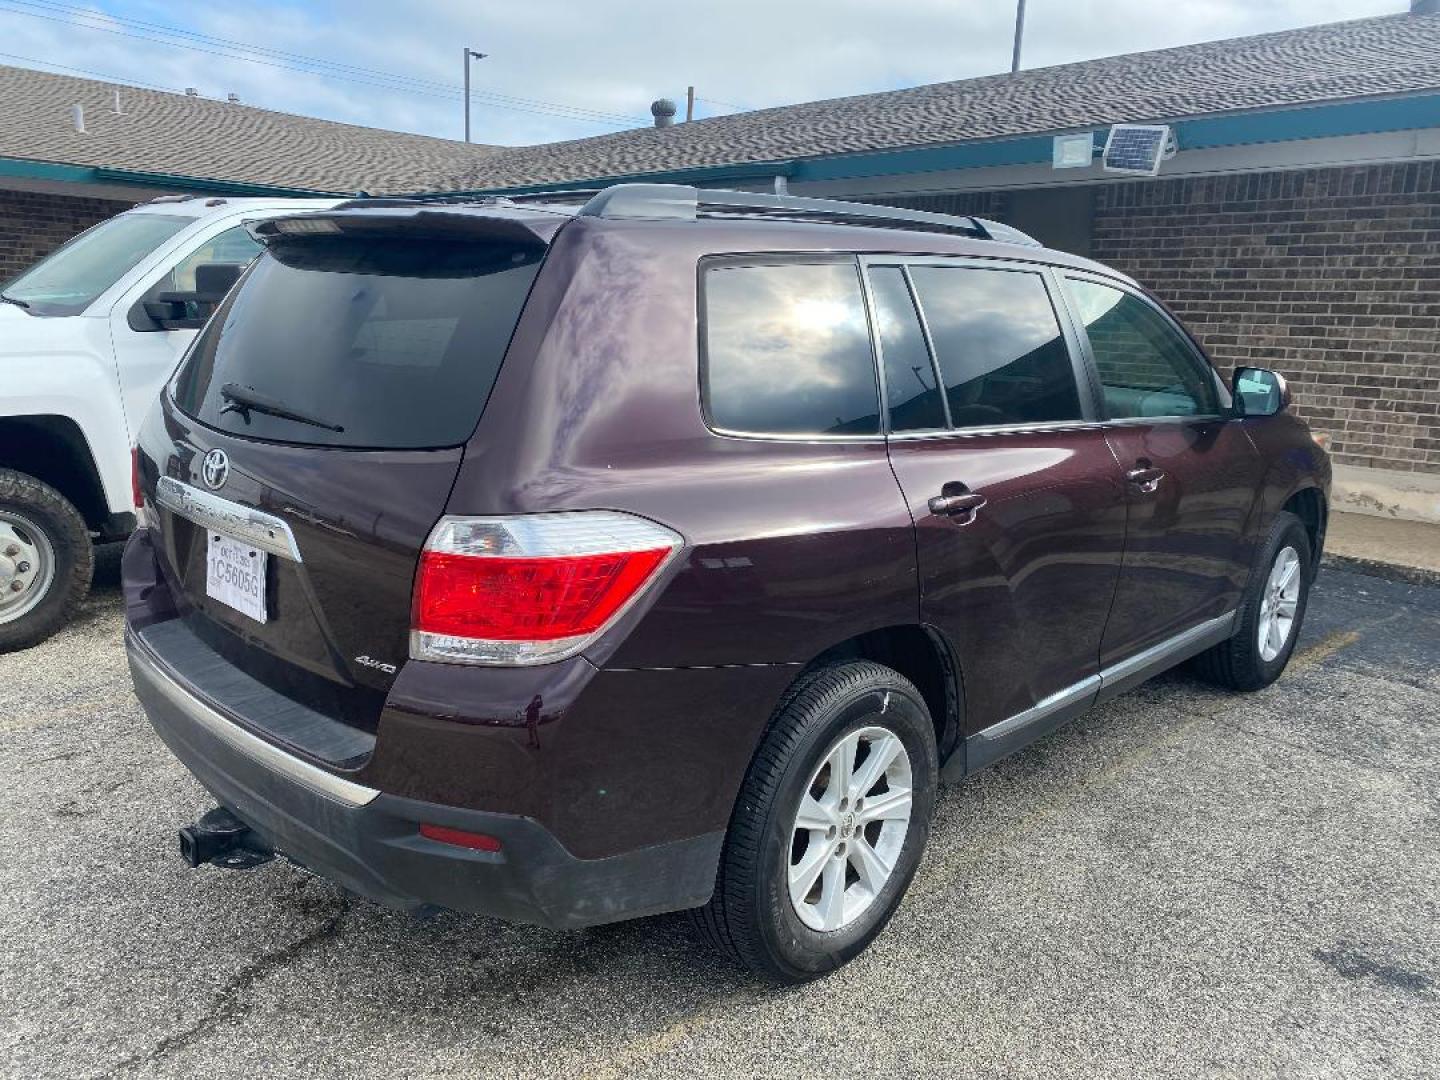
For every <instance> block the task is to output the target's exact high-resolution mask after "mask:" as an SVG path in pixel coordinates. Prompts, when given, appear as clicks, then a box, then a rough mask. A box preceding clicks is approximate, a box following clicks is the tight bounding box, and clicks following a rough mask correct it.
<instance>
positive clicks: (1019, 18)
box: [1010, 0, 1025, 75]
mask: <svg viewBox="0 0 1440 1080" xmlns="http://www.w3.org/2000/svg"><path fill="white" fill-rule="evenodd" d="M1024 36H1025V0H1015V49H1014V51H1013V52H1012V53H1011V54H1010V73H1011V74H1012V75H1013V74H1014V73H1015V72H1017V71H1019V70H1020V39H1021V38H1023V37H1024Z"/></svg>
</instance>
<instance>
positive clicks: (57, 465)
mask: <svg viewBox="0 0 1440 1080" xmlns="http://www.w3.org/2000/svg"><path fill="white" fill-rule="evenodd" d="M0 468H5V469H13V470H14V471H15V472H19V473H24V474H26V475H27V476H33V477H34V478H35V479H37V480H39V481H41V482H42V483H44V484H48V485H49V486H50V487H52V488H54V489H55V490H56V491H58V492H59V493H60V494H61V495H63V496H65V498H66V499H68V500H69V501H70V502H71V503H72V504H74V506H75V509H76V510H78V511H80V514H81V516H82V517H84V519H85V523H86V525H88V526H89V527H90V528H91V529H96V530H99V529H103V528H105V526H106V524H107V522H108V521H109V517H110V507H109V504H108V502H107V501H106V498H105V488H104V485H103V483H102V482H101V479H100V471H99V469H98V468H97V467H96V464H95V456H94V454H93V453H92V452H91V449H90V443H89V441H88V440H87V439H86V438H85V433H84V432H83V431H81V430H80V425H79V424H77V423H76V422H75V421H74V420H72V419H70V417H68V416H53V415H36V416H6V417H0Z"/></svg>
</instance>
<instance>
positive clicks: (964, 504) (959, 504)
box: [930, 491, 985, 517]
mask: <svg viewBox="0 0 1440 1080" xmlns="http://www.w3.org/2000/svg"><path fill="white" fill-rule="evenodd" d="M984 505H985V496H984V495H980V494H978V493H976V492H974V491H966V492H962V493H961V494H959V495H936V496H934V497H933V498H932V499H931V500H930V512H931V513H932V514H943V515H945V516H947V517H955V516H958V515H960V514H973V513H974V512H975V511H976V510H979V509H980V508H981V507H982V506H984Z"/></svg>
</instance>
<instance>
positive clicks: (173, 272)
mask: <svg viewBox="0 0 1440 1080" xmlns="http://www.w3.org/2000/svg"><path fill="white" fill-rule="evenodd" d="M182 251H183V253H181V254H178V255H177V257H176V258H175V260H174V261H173V262H172V263H170V264H169V265H168V266H162V267H158V268H156V269H154V270H152V271H151V272H150V273H149V274H147V275H145V276H144V277H142V278H141V279H140V280H139V281H138V282H137V283H136V284H135V285H134V286H133V287H132V288H131V289H129V290H127V291H126V293H125V295H124V296H123V297H121V299H120V301H119V302H118V303H117V304H115V306H114V307H113V308H111V310H110V335H111V341H112V342H113V343H114V348H115V366H116V369H117V371H118V373H119V376H120V389H121V395H122V399H123V402H124V406H125V420H126V424H127V426H128V427H129V434H130V441H131V442H132V443H133V442H134V441H135V436H136V433H137V432H138V431H139V430H140V425H141V424H142V423H143V422H144V420H145V414H146V413H147V412H149V410H150V406H151V404H153V403H154V401H155V398H156V397H157V396H158V395H159V393H160V388H161V386H163V385H164V383H165V380H166V379H167V378H169V376H170V373H171V372H172V371H174V370H175V365H176V364H177V363H179V361H180V357H181V355H182V354H183V353H184V352H185V349H186V347H187V346H188V345H189V344H190V342H191V341H193V340H194V338H195V334H196V333H197V332H198V331H197V330H195V329H193V328H187V329H165V328H164V327H163V326H162V325H161V324H160V322H159V321H157V320H156V319H155V318H154V317H152V316H151V315H150V314H149V313H148V312H147V308H146V304H147V302H148V303H150V304H157V303H159V304H166V303H168V304H170V305H171V308H170V310H171V311H172V312H175V313H179V312H180V311H182V309H183V310H184V311H186V313H188V314H189V315H191V316H197V315H198V316H204V315H207V314H209V311H211V310H213V309H214V305H213V303H207V302H206V301H205V300H203V299H202V298H201V297H202V295H203V294H201V293H197V284H199V285H202V286H203V285H205V284H206V281H207V279H208V280H210V281H213V280H214V278H215V276H216V275H215V273H214V272H213V271H207V270H199V272H198V273H197V269H198V268H199V267H202V266H207V267H216V266H218V267H233V268H235V271H236V272H238V271H239V270H243V269H244V268H245V267H246V266H248V265H249V264H250V263H251V262H252V261H253V260H254V258H255V256H256V255H258V254H259V253H260V245H259V244H257V243H256V242H255V241H254V239H252V238H251V236H250V234H249V233H248V232H247V231H246V229H245V226H244V225H243V224H237V223H235V222H234V219H233V218H232V219H231V221H230V222H229V223H226V224H221V225H220V226H219V227H217V228H216V229H215V230H214V231H209V232H206V233H202V234H201V235H200V237H199V238H198V241H197V242H196V243H195V244H194V246H191V247H187V248H184V249H182ZM220 276H221V277H222V278H223V277H225V276H227V275H225V274H224V273H223V272H222V273H221V275H220ZM197 278H199V279H201V280H200V281H199V282H198V283H197ZM166 297H168V298H171V299H169V300H164V299H162V298H166ZM183 297H190V298H191V299H189V300H183V299H175V298H183ZM182 305H183V308H182ZM160 310H163V309H160Z"/></svg>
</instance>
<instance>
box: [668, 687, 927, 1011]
mask: <svg viewBox="0 0 1440 1080" xmlns="http://www.w3.org/2000/svg"><path fill="white" fill-rule="evenodd" d="M847 745H848V746H851V750H850V754H851V758H852V760H853V761H854V766H855V767H854V770H853V773H851V776H852V780H853V783H852V785H851V786H850V787H849V788H848V789H847V790H850V791H852V792H853V791H855V790H858V787H859V786H860V785H865V786H866V791H865V792H863V793H862V795H861V798H860V802H859V804H858V805H859V806H860V809H859V811H858V813H857V811H856V805H857V804H855V803H850V801H849V800H850V796H849V795H845V796H843V797H844V798H845V800H846V805H845V806H844V807H842V806H841V805H840V804H839V799H840V798H841V797H842V796H841V795H840V787H841V786H840V785H839V784H837V783H834V780H835V777H836V773H835V770H836V768H837V766H838V767H841V768H843V758H844V754H843V752H842V750H841V748H842V747H843V746H847ZM896 746H898V747H899V748H900V751H903V753H902V752H900V751H896V752H894V753H893V756H892V755H891V751H893V750H894V748H895V747H896ZM876 753H880V754H885V755H887V756H886V760H887V761H889V762H890V765H889V767H888V768H887V769H886V771H885V772H884V773H882V774H880V776H877V777H876V779H875V781H874V782H873V783H871V784H868V785H866V784H865V762H866V761H867V760H874V759H872V758H871V755H873V754H876ZM907 771H908V777H907V775H906V774H907ZM937 772H938V766H937V760H936V750H935V726H934V724H933V723H932V721H931V719H930V713H929V710H927V709H926V707H925V702H924V699H923V698H922V697H921V696H920V692H919V691H918V690H916V689H915V687H914V686H913V685H912V684H911V683H910V681H909V680H908V679H906V678H905V677H904V676H902V675H900V674H899V673H898V672H896V671H893V670H891V669H890V668H887V667H884V666H882V665H880V664H876V663H872V662H870V661H864V660H860V661H847V662H842V663H835V664H829V665H826V666H823V667H819V668H816V669H815V670H813V671H810V672H807V673H806V674H805V675H802V676H801V677H800V679H798V680H797V682H796V684H795V685H794V686H793V687H792V688H791V689H790V691H789V692H788V693H787V694H786V696H785V697H784V698H783V699H782V700H781V702H780V705H779V707H778V708H777V709H776V712H775V716H774V718H773V719H772V720H771V723H770V726H769V728H768V729H767V730H766V733H765V736H764V738H763V739H762V740H761V743H760V748H759V750H758V751H757V752H756V754H755V758H754V760H753V761H752V763H751V765H750V770H749V772H748V773H747V774H746V776H745V780H744V782H743V784H742V785H741V789H740V795H739V797H738V798H737V800H736V803H735V811H734V813H733V815H732V816H731V819H730V828H729V831H728V833H727V834H726V838H725V846H724V849H723V851H722V852H721V856H720V868H719V872H718V874H717V876H716V882H715V893H714V895H713V896H712V897H711V900H710V903H709V904H708V905H706V906H705V907H704V908H701V909H699V910H698V911H697V912H696V913H695V919H696V922H697V924H698V925H699V927H700V929H701V931H702V932H703V933H704V934H705V935H706V936H707V937H708V938H709V939H710V940H711V941H712V942H713V943H714V944H715V946H716V947H717V948H719V950H720V951H721V952H722V953H725V954H726V955H728V956H729V957H731V958H732V959H733V960H735V961H736V962H737V963H739V964H741V965H742V966H744V967H746V968H749V969H750V970H751V971H752V972H755V973H757V974H759V975H762V976H764V977H766V978H768V979H771V980H773V981H775V982H780V983H801V982H806V981H808V980H810V979H814V978H816V977H818V976H820V975H824V974H826V973H828V972H830V971H834V970H835V969H836V968H838V967H840V966H841V965H843V964H845V963H847V962H849V961H850V960H852V959H853V958H854V957H855V956H857V955H858V954H859V953H860V952H862V951H863V950H864V949H865V947H866V946H867V945H869V944H870V942H871V941H872V940H874V938H875V937H876V935H878V934H879V933H880V932H881V931H882V930H883V929H884V928H885V924H886V923H887V922H889V920H890V916H891V915H892V914H893V913H894V911H895V909H896V907H897V906H898V905H899V903H900V899H901V897H903V896H904V895H905V890H906V889H907V888H908V887H909V885H910V880H911V879H912V878H913V877H914V875H915V870H916V868H917V867H918V866H919V864H920V856H921V853H922V852H923V851H924V849H925V841H926V839H927V838H928V836H929V832H930V819H931V815H932V814H933V813H934V808H935V784H936V775H937ZM882 778H883V779H882ZM907 779H908V789H909V818H908V821H907V822H904V823H903V825H902V823H901V822H900V820H899V816H898V815H899V813H900V812H901V810H902V808H903V804H904V799H903V792H904V791H905V788H906V780H907ZM806 795H809V796H810V799H811V805H810V807H809V809H810V811H811V815H812V820H816V819H817V817H818V819H819V821H820V823H821V824H822V825H824V826H825V828H824V829H820V828H813V829H811V828H801V827H800V826H799V823H798V821H797V814H798V813H799V810H800V806H801V799H802V796H806ZM887 796H889V798H887ZM866 797H868V798H869V799H870V808H869V809H868V810H866V809H865V807H864V805H863V804H864V799H865V798H866ZM877 814H882V815H883V816H880V817H875V818H874V819H872V820H868V821H867V820H866V819H870V818H872V816H873V815H877ZM897 830H903V831H897ZM812 845H813V846H812ZM842 845H843V847H842ZM867 852H870V853H874V854H875V855H876V856H877V858H878V859H879V861H878V862H875V861H871V860H869V858H868V856H867ZM886 862H888V864H889V871H888V875H886V874H884V873H882V871H883V870H884V867H885V864H886ZM797 863H798V865H797ZM817 866H818V867H819V868H820V869H819V870H818V871H814V868H815V867H817ZM837 867H838V868H837ZM862 870H864V871H865V873H864V874H863V876H862ZM792 872H793V873H794V874H796V875H797V877H798V878H801V879H802V880H803V879H804V878H806V877H808V872H815V873H818V876H817V877H815V878H814V882H813V885H812V886H811V887H810V888H809V890H808V892H807V893H806V895H805V896H803V897H802V898H801V900H800V901H799V902H797V901H795V900H792V897H791V890H792V883H791V875H792ZM837 883H839V886H838V887H839V893H838V895H839V897H840V900H839V902H838V906H837V904H836V903H835V902H833V901H834V898H835V897H836V896H837V892H836V891H835V890H836V888H837ZM877 886H878V887H877ZM798 887H804V886H803V884H802V885H800V886H798ZM807 901H808V902H807ZM807 920H809V921H808V922H807ZM831 924H833V927H834V928H830V926H831Z"/></svg>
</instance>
